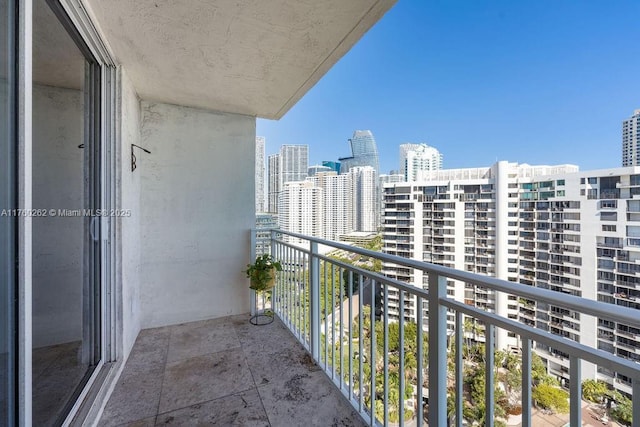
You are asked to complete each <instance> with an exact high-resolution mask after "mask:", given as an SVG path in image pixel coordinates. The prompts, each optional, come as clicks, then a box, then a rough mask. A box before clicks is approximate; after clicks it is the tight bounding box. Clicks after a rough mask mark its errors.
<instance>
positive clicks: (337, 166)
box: [322, 160, 340, 173]
mask: <svg viewBox="0 0 640 427" xmlns="http://www.w3.org/2000/svg"><path fill="white" fill-rule="evenodd" d="M322 166H328V167H330V168H331V170H334V171H336V172H337V173H340V162H333V161H330V160H323V161H322Z"/></svg>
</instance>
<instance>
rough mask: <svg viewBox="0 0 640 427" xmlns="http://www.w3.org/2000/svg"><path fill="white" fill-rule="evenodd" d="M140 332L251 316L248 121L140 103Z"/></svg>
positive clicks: (251, 138)
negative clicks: (246, 273)
mask: <svg viewBox="0 0 640 427" xmlns="http://www.w3.org/2000/svg"><path fill="white" fill-rule="evenodd" d="M141 145H142V146H144V147H146V148H148V149H149V150H151V152H152V154H145V153H140V154H139V155H138V169H137V170H136V171H135V172H134V174H139V175H140V179H141V193H140V208H141V213H142V216H141V231H142V236H141V270H140V280H141V289H140V292H141V293H140V301H141V307H142V327H143V328H148V327H153V326H161V325H168V324H174V323H180V322H186V321H194V320H199V319H206V318H213V317H220V316H225V315H230V314H236V313H242V312H247V311H248V310H249V292H248V286H247V281H246V279H245V278H244V274H243V273H242V270H243V269H244V268H245V265H246V264H247V262H248V259H249V254H250V242H249V230H250V229H251V227H253V225H254V223H255V212H254V204H255V200H254V199H255V192H254V187H255V183H254V156H255V118H253V117H248V116H242V115H235V114H226V113H217V112H212V111H205V110H198V109H193V108H187V107H180V106H175V105H169V104H155V103H149V102H145V101H143V102H142V134H141Z"/></svg>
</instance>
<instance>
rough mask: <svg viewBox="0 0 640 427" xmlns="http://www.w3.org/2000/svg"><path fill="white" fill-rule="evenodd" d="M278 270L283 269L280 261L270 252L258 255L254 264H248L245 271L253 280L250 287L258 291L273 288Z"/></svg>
mask: <svg viewBox="0 0 640 427" xmlns="http://www.w3.org/2000/svg"><path fill="white" fill-rule="evenodd" d="M277 271H282V264H280V262H279V261H276V260H275V259H274V258H273V257H272V256H271V255H269V254H264V255H260V256H258V257H257V258H256V261H255V262H254V263H253V264H247V270H246V271H245V273H247V277H248V278H249V279H250V280H251V285H250V286H249V287H250V288H251V289H253V290H254V291H256V292H260V291H266V290H269V289H271V288H272V287H273V285H274V284H275V281H276V272H277Z"/></svg>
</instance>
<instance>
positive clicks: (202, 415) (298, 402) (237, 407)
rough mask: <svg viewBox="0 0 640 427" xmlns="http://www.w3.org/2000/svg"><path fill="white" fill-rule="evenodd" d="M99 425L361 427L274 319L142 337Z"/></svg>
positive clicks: (228, 320)
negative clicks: (261, 324)
mask: <svg viewBox="0 0 640 427" xmlns="http://www.w3.org/2000/svg"><path fill="white" fill-rule="evenodd" d="M99 425H101V426H119V425H129V426H153V425H220V426H286V427H290V426H302V425H304V426H362V425H364V423H363V421H362V419H361V418H360V416H359V415H358V414H357V413H356V412H355V411H354V410H353V409H352V407H351V405H349V403H348V402H347V401H346V399H345V398H344V397H343V396H342V395H341V394H340V392H339V391H338V390H337V389H335V388H334V386H333V385H332V384H331V381H330V380H329V379H328V378H327V377H326V376H325V374H324V373H323V372H322V371H321V370H320V368H319V367H318V366H317V365H316V364H315V363H314V362H313V360H312V359H311V357H310V356H309V355H308V353H307V352H306V351H305V350H304V348H303V347H302V346H301V345H300V344H299V343H298V342H297V340H296V339H295V338H294V337H293V335H291V334H290V332H289V331H288V330H287V329H286V327H285V326H284V325H283V324H282V323H281V322H280V321H279V320H278V319H277V318H276V320H275V321H274V322H273V323H272V324H270V325H267V326H253V325H250V324H249V315H239V316H232V317H224V318H221V319H215V320H208V321H201V322H193V323H185V324H181V325H175V326H168V327H163V328H156V329H146V330H143V331H141V332H140V335H139V336H138V339H137V341H136V343H135V346H134V348H133V350H132V353H131V356H130V357H129V360H128V361H127V364H126V366H125V368H124V371H123V372H122V376H121V377H120V380H119V382H118V384H117V386H116V388H115V390H114V391H113V394H112V396H111V399H110V400H109V402H108V403H107V406H106V408H105V410H104V414H103V416H102V419H101V420H100V424H99Z"/></svg>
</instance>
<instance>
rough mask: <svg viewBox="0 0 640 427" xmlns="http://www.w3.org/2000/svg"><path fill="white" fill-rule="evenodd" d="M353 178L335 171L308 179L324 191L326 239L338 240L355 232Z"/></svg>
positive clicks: (350, 175)
mask: <svg viewBox="0 0 640 427" xmlns="http://www.w3.org/2000/svg"><path fill="white" fill-rule="evenodd" d="M352 178H353V177H352V174H342V175H338V174H337V173H336V172H335V171H331V172H321V173H318V174H317V175H316V176H313V177H308V178H307V180H309V181H311V182H313V183H314V185H316V186H317V187H319V188H321V189H322V193H323V208H324V236H323V237H324V238H325V239H328V240H338V237H339V236H340V235H342V234H347V233H351V232H352V231H353V230H354V206H353V179H352Z"/></svg>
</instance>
